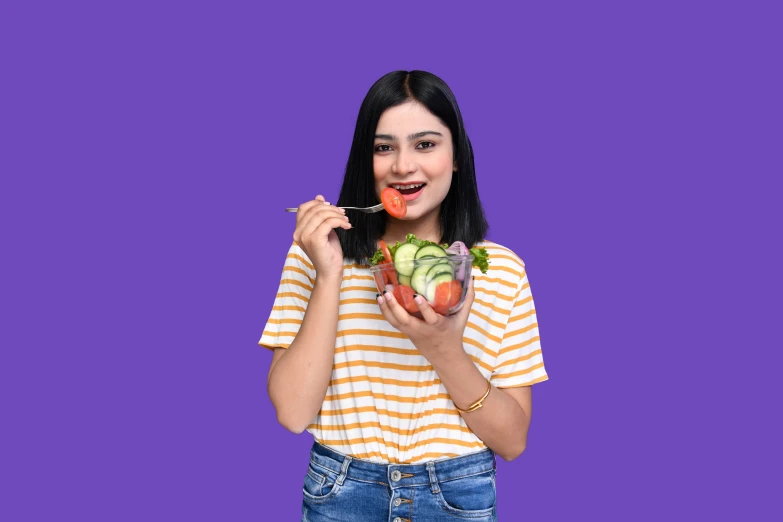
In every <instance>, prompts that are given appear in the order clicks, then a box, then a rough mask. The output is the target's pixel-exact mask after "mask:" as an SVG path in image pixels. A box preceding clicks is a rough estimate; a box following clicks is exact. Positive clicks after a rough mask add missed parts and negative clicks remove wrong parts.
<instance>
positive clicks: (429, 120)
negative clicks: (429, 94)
mask: <svg viewBox="0 0 783 522" xmlns="http://www.w3.org/2000/svg"><path fill="white" fill-rule="evenodd" d="M422 130H434V131H439V132H441V133H443V134H444V135H445V134H446V133H447V132H449V128H448V127H446V126H445V125H444V124H443V122H441V121H440V119H438V117H437V116H435V115H434V114H432V113H431V112H430V111H429V110H428V109H427V108H426V107H425V106H424V105H422V104H420V103H417V102H413V101H409V102H405V103H403V104H402V105H397V106H395V107H390V108H388V109H386V111H384V113H383V114H381V118H380V119H379V120H378V128H377V129H376V133H377V134H395V135H402V134H406V133H407V134H410V133H413V132H418V131H422Z"/></svg>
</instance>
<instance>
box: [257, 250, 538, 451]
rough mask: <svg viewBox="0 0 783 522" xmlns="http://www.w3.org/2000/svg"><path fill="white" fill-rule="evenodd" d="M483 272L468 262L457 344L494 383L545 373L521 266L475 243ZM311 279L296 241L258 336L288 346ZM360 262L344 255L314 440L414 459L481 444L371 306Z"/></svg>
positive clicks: (507, 384)
mask: <svg viewBox="0 0 783 522" xmlns="http://www.w3.org/2000/svg"><path fill="white" fill-rule="evenodd" d="M476 246H477V247H484V248H486V249H487V251H488V253H489V259H490V264H489V271H488V272H487V274H486V275H485V274H482V273H481V272H480V271H479V270H478V268H473V275H474V276H475V278H476V279H475V283H474V288H475V291H476V297H475V299H474V302H473V307H472V309H471V312H470V316H469V318H468V323H467V326H466V328H465V333H464V336H463V346H464V348H465V351H466V352H467V353H468V355H470V357H471V358H472V359H473V361H474V362H475V364H476V366H477V367H478V369H479V370H480V371H481V373H482V374H483V375H484V377H486V378H487V379H490V381H491V382H492V384H493V385H494V386H496V387H498V388H512V387H517V386H528V385H532V384H534V383H538V382H541V381H545V380H546V379H547V373H546V370H545V369H544V361H543V356H542V354H541V345H540V340H539V335H538V323H537V319H536V310H535V306H534V304H533V297H532V294H531V291H530V284H529V283H528V279H527V273H526V271H525V264H524V263H523V262H522V260H521V259H520V258H519V257H518V256H517V255H516V254H514V252H512V251H511V250H509V249H507V248H505V247H503V246H501V245H498V244H497V243H492V242H488V241H484V242H481V243H479V244H478V245H476ZM314 280H315V270H314V268H313V265H312V263H311V262H310V260H309V259H308V258H307V256H306V254H305V253H304V251H302V249H301V248H299V246H297V245H296V244H294V245H292V246H291V248H290V250H289V252H288V255H287V257H286V260H285V266H284V269H283V274H282V277H281V280H280V287H279V290H278V292H277V296H276V297H275V302H274V306H273V308H272V312H271V315H270V317H269V320H268V322H267V324H266V327H265V328H264V332H263V334H262V336H261V340H260V341H259V343H258V344H260V345H261V346H265V347H267V348H275V347H283V348H288V346H289V345H290V344H291V343H292V342H293V340H294V337H295V336H296V334H297V331H298V330H299V326H300V325H301V324H302V318H303V317H304V314H305V310H306V308H307V302H308V299H309V297H310V292H311V290H312V287H313V282H314ZM377 293H378V290H377V288H376V286H375V282H374V280H373V277H372V276H371V275H370V271H369V267H368V266H366V265H357V264H351V263H347V262H346V263H345V265H344V271H343V282H342V288H341V291H340V307H339V318H338V322H337V342H336V346H335V353H334V364H333V366H332V378H331V381H330V382H329V388H328V389H327V391H326V397H325V398H324V403H323V405H322V407H321V411H320V412H319V413H318V415H317V416H316V418H315V419H314V420H313V422H312V424H311V425H310V426H308V428H307V431H309V432H310V433H311V434H312V435H313V437H315V440H317V441H318V442H320V443H321V444H324V445H326V446H329V447H331V448H333V449H335V450H336V451H339V452H340V453H343V454H346V455H352V456H354V457H355V458H360V459H366V460H370V461H373V462H378V463H384V464H388V463H393V464H399V463H421V462H426V461H429V460H436V459H439V458H444V457H454V456H458V455H464V454H467V453H473V452H476V451H480V450H481V449H483V448H484V447H485V445H484V443H483V442H482V441H481V439H479V438H478V437H477V436H476V435H475V434H474V433H473V432H472V431H471V430H470V429H469V428H468V426H467V424H466V423H465V421H464V420H463V419H462V417H461V416H460V414H459V412H458V411H457V410H456V409H455V407H454V404H453V403H452V402H451V399H450V398H449V394H448V392H447V391H446V388H445V387H444V386H443V384H442V383H441V381H440V379H438V375H437V374H436V373H435V370H434V369H433V367H432V365H430V364H429V362H428V361H427V359H425V358H424V356H422V355H421V354H419V352H418V351H417V350H416V347H415V346H414V345H413V343H412V342H411V341H410V340H409V339H408V338H407V336H405V334H403V333H401V332H400V331H399V330H397V329H396V328H394V327H393V326H392V325H391V324H389V322H388V321H386V319H385V318H384V317H383V315H382V314H381V312H380V310H379V308H378V303H377V302H376V301H375V294H377Z"/></svg>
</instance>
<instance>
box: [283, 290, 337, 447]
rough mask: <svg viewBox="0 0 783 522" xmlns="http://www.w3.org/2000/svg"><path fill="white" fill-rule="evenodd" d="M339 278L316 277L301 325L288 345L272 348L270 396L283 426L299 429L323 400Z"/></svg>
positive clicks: (331, 345) (330, 356) (298, 430)
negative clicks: (286, 346) (273, 349)
mask: <svg viewBox="0 0 783 522" xmlns="http://www.w3.org/2000/svg"><path fill="white" fill-rule="evenodd" d="M340 282H341V279H338V278H329V279H327V278H320V277H317V278H316V280H315V285H314V287H313V291H312V294H311V296H310V301H309V302H308V305H307V311H306V312H305V316H304V319H303V320H302V326H301V327H300V328H299V333H297V335H296V338H294V341H293V342H292V343H291V345H290V346H289V347H288V348H277V349H275V355H274V357H273V358H272V364H271V366H270V369H269V377H268V379H267V390H268V393H269V398H270V399H271V400H272V404H273V405H274V407H275V410H276V411H277V419H278V421H279V422H280V424H282V425H283V426H284V427H285V428H286V429H288V430H289V431H292V432H294V433H301V432H302V431H304V430H305V429H306V428H307V426H308V425H309V424H310V422H312V420H313V419H314V418H315V416H316V414H317V413H318V410H320V409H321V404H323V401H324V396H325V395H326V390H327V388H328V387H329V379H330V378H331V375H332V362H333V359H334V346H335V339H336V335H337V310H338V303H339V300H340Z"/></svg>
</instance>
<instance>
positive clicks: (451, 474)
mask: <svg viewBox="0 0 783 522" xmlns="http://www.w3.org/2000/svg"><path fill="white" fill-rule="evenodd" d="M310 460H311V462H312V463H313V464H315V465H316V466H320V467H322V468H325V469H327V470H329V471H332V472H333V473H335V474H337V475H340V478H341V479H343V480H344V479H345V478H350V479H353V480H359V481H363V482H374V483H378V482H381V483H384V484H387V483H388V484H390V485H391V486H392V487H394V488H396V487H411V486H423V485H427V484H432V483H438V482H446V481H449V480H454V479H458V478H462V477H468V476H471V475H477V474H479V473H485V472H487V471H492V470H494V469H495V467H496V466H497V463H496V460H495V454H494V452H493V451H492V450H490V449H489V448H485V449H483V450H481V451H479V452H477V453H470V454H468V455H462V456H459V457H451V458H446V459H442V460H433V461H429V462H425V463H422V464H378V463H375V462H369V461H367V460H360V459H356V458H354V457H351V456H348V455H343V454H342V453H339V452H337V451H335V450H333V449H331V448H328V447H326V446H324V445H323V444H320V443H318V442H316V443H314V444H313V448H312V450H311V451H310ZM338 481H339V482H340V483H342V480H338Z"/></svg>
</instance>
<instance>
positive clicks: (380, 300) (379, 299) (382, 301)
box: [376, 295, 384, 305]
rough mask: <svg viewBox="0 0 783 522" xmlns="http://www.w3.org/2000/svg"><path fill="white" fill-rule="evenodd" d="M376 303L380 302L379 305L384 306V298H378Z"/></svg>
mask: <svg viewBox="0 0 783 522" xmlns="http://www.w3.org/2000/svg"><path fill="white" fill-rule="evenodd" d="M376 301H378V304H379V305H383V304H384V300H383V297H380V295H379V296H378V298H377V299H376Z"/></svg>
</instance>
